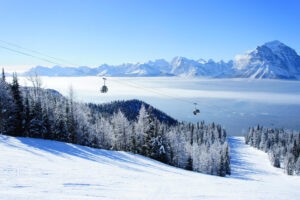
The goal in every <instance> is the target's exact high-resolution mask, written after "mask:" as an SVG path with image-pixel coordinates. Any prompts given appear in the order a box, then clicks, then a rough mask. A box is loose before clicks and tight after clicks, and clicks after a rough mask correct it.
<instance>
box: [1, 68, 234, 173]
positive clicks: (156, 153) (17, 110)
mask: <svg viewBox="0 0 300 200" xmlns="http://www.w3.org/2000/svg"><path fill="white" fill-rule="evenodd" d="M28 80H29V81H30V82H31V85H32V87H21V86H20V85H19V83H18V78H17V74H16V73H14V74H13V79H12V82H11V83H8V82H7V81H6V77H5V73H4V71H2V77H1V80H0V134H6V135H10V136H16V137H32V138H43V139H50V140H57V141H63V142H69V143H74V144H79V145H85V146H89V147H94V148H101V149H108V150H117V151H128V152H132V153H135V154H140V155H143V156H147V157H149V158H152V159H155V160H158V161H161V162H163V163H166V164H169V165H172V166H176V167H179V168H184V169H187V170H192V171H197V172H201V173H206V174H211V175H217V176H226V175H227V174H230V155H229V146H228V143H227V135H226V131H225V130H224V129H223V128H222V127H221V126H220V125H217V124H214V123H212V124H205V123H204V122H203V121H202V122H198V123H195V124H193V123H186V122H178V121H176V120H174V119H172V118H171V117H169V116H167V115H165V114H164V113H163V112H161V111H159V110H157V109H155V108H153V107H151V106H150V105H148V104H146V103H143V102H141V101H138V100H133V101H130V102H122V101H121V102H112V103H110V104H103V105H96V104H91V103H89V104H87V103H78V102H76V101H75V100H74V91H73V89H72V88H70V91H69V95H68V96H67V97H64V96H62V95H61V94H60V93H58V92H57V91H55V90H50V89H43V88H42V80H41V79H40V77H38V76H32V77H29V78H28ZM128 105H130V106H128Z"/></svg>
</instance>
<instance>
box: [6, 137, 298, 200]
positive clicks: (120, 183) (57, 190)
mask: <svg viewBox="0 0 300 200" xmlns="http://www.w3.org/2000/svg"><path fill="white" fill-rule="evenodd" d="M229 143H230V146H231V156H232V158H231V163H232V175H231V176H227V177H226V178H222V177H216V176H209V175H204V174H201V173H196V172H191V171H186V170H182V169H179V168H175V167H171V166H168V165H165V164H162V163H160V162H157V161H154V160H151V159H149V158H145V157H143V156H139V155H134V154H131V153H125V152H117V151H107V150H100V149H93V148H88V147H84V146H79V145H73V144H68V143H62V142H55V141H48V140H41V139H31V138H14V137H8V136H3V135H0V152H1V159H0V166H1V168H0V173H1V176H0V186H1V187H0V195H1V199H5V200H11V199H80V200H85V199H159V200H160V199H295V197H297V196H299V195H300V191H299V189H298V187H299V184H300V178H299V177H291V176H287V175H285V174H284V173H283V172H282V170H281V169H277V168H274V167H272V166H271V164H270V163H269V161H268V156H267V154H265V153H263V152H262V151H259V150H256V149H254V148H252V147H250V146H247V145H245V144H244V139H243V138H241V137H232V138H230V139H229Z"/></svg>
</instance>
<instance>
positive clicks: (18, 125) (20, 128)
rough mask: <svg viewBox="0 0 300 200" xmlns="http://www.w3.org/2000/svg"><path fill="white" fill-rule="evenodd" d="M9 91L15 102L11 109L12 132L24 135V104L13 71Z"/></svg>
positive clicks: (16, 134)
mask: <svg viewBox="0 0 300 200" xmlns="http://www.w3.org/2000/svg"><path fill="white" fill-rule="evenodd" d="M11 92H12V96H13V100H14V104H15V108H14V109H13V116H12V117H13V120H14V133H13V135H15V136H24V123H23V120H24V105H23V98H22V95H21V91H20V85H19V82H18V78H17V74H16V73H13V82H12V84H11Z"/></svg>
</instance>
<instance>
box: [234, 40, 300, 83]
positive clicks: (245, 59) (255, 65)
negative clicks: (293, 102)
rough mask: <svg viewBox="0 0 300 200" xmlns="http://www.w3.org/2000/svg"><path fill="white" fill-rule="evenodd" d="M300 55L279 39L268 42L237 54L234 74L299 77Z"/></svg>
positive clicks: (262, 76) (243, 75)
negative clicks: (244, 52)
mask: <svg viewBox="0 0 300 200" xmlns="http://www.w3.org/2000/svg"><path fill="white" fill-rule="evenodd" d="M299 75H300V56H299V55H298V54H297V53H296V51H295V50H294V49H292V48H290V47H288V46H286V45H285V44H283V43H281V42H279V41H272V42H267V43H265V44H264V45H262V46H258V47H257V48H256V49H255V50H253V51H250V52H248V53H246V54H244V55H238V56H236V58H235V60H234V64H233V76H235V77H246V78H249V77H250V78H277V79H299V78H300V76H299Z"/></svg>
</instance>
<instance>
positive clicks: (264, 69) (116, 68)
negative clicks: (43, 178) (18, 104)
mask: <svg viewBox="0 0 300 200" xmlns="http://www.w3.org/2000/svg"><path fill="white" fill-rule="evenodd" d="M34 73H38V74H39V75H41V76H114V77H156V76H183V77H209V78H254V79H265V78H267V79H292V80H295V79H296V80H298V79H299V78H300V56H299V55H298V54H297V52H296V51H295V50H294V49H292V48H291V47H289V46H287V45H285V44H283V43H282V42H280V41H277V40H275V41H270V42H267V43H265V44H263V45H260V46H257V47H256V48H255V49H254V50H251V51H248V52H246V53H245V54H242V55H236V56H235V58H234V59H232V60H230V61H228V62H224V61H222V60H221V61H214V60H212V59H209V60H204V59H198V60H193V59H188V58H185V57H180V56H177V57H175V58H173V59H172V60H171V61H170V62H168V61H166V60H164V59H157V60H154V61H148V62H145V63H125V64H121V65H108V64H103V65H100V66H99V67H96V68H89V67H62V66H54V67H53V68H48V67H43V66H37V67H35V68H32V69H31V70H29V71H27V72H25V73H24V74H23V75H24V76H27V75H30V74H34Z"/></svg>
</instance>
